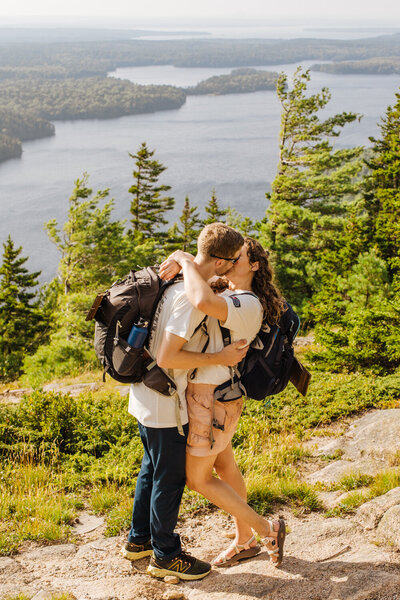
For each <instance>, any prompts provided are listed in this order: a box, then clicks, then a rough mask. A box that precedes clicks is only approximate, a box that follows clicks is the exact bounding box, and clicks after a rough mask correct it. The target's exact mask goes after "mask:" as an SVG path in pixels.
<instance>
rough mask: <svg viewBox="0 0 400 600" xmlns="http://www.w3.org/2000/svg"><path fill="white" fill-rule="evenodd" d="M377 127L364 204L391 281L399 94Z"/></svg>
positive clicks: (399, 269) (395, 272) (399, 245)
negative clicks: (377, 131) (377, 133)
mask: <svg viewBox="0 0 400 600" xmlns="http://www.w3.org/2000/svg"><path fill="white" fill-rule="evenodd" d="M395 96H396V102H395V104H394V106H393V107H391V106H389V107H388V109H387V111H386V114H385V116H384V117H383V118H382V120H381V123H380V130H381V135H380V137H379V139H375V138H372V137H371V138H370V141H371V142H372V143H373V146H372V154H371V158H370V159H369V160H367V161H366V163H367V165H368V167H369V169H370V170H371V172H370V174H369V176H368V177H367V178H366V185H365V187H366V192H365V204H366V210H367V213H368V216H369V219H368V223H367V227H368V229H369V234H370V240H371V243H372V244H373V246H374V247H375V248H376V250H377V252H378V253H379V256H381V257H382V258H383V260H384V261H385V262H386V264H387V266H388V270H389V275H390V280H391V281H392V280H393V279H394V278H395V277H398V276H400V93H397V94H396V95H395Z"/></svg>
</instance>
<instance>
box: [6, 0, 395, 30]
mask: <svg viewBox="0 0 400 600" xmlns="http://www.w3.org/2000/svg"><path fill="white" fill-rule="evenodd" d="M33 6H34V12H33V9H32V7H33ZM63 16H66V17H77V18H84V17H91V16H93V17H95V18H96V19H99V18H100V19H101V18H104V17H112V18H113V20H117V19H118V18H129V19H130V20H132V22H134V21H137V20H138V19H142V18H152V19H154V18H168V19H169V20H172V19H174V18H176V19H178V20H179V19H196V18H205V17H210V18H218V19H220V18H221V17H225V18H229V19H235V18H244V19H256V18H264V19H271V18H289V19H290V18H303V19H304V18H310V17H313V18H315V19H320V20H323V19H331V18H335V19H339V20H344V21H345V20H346V19H354V18H358V19H362V20H363V21H365V20H368V19H376V18H377V19H379V21H381V22H382V21H387V22H391V23H392V25H393V19H399V18H400V3H399V2H397V1H396V0H381V2H379V3H377V2H376V1H375V0H374V1H373V0H368V1H366V0H350V1H346V0H336V1H335V2H334V3H332V4H322V3H321V2H320V1H319V0H304V1H303V2H302V3H301V9H299V3H298V2H297V0H287V1H286V2H285V4H284V7H283V8H282V5H280V4H279V3H278V4H277V5H275V6H271V3H266V2H265V1H264V0H248V1H247V2H245V3H244V2H242V1H241V0H230V1H229V2H228V0H217V1H215V0H203V2H201V3H188V2H187V1H186V0H167V1H166V0H153V1H152V2H151V3H139V2H132V1H131V0H115V1H114V2H112V3H108V2H107V3H99V2H98V1H96V0H86V1H84V2H82V1H80V0H69V1H68V2H66V1H65V0H62V1H60V2H57V3H55V2H53V1H51V0H37V1H36V2H35V3H34V5H33V4H32V2H31V1H30V0H15V1H14V2H13V3H11V2H10V3H3V4H2V6H1V7H0V17H2V18H7V19H6V20H7V21H8V20H9V18H23V19H28V18H31V19H32V20H35V21H37V20H39V19H40V18H46V17H53V18H62V17H63Z"/></svg>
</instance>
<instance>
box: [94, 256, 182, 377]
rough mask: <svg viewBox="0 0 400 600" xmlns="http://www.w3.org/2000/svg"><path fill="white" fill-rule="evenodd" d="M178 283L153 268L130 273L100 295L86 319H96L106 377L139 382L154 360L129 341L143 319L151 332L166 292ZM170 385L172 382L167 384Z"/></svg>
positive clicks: (96, 338) (97, 347) (98, 352)
mask: <svg viewBox="0 0 400 600" xmlns="http://www.w3.org/2000/svg"><path fill="white" fill-rule="evenodd" d="M175 281H177V278H175V279H173V280H171V281H163V280H162V279H160V277H159V276H158V275H157V273H156V272H155V270H154V269H153V268H152V267H145V268H144V269H141V270H140V271H130V273H129V274H128V275H127V276H126V277H124V278H123V279H119V280H118V281H116V282H115V283H114V284H113V285H112V286H111V287H110V289H108V290H107V291H106V292H104V293H103V294H99V295H98V296H97V297H96V299H95V301H94V303H93V306H92V308H91V309H90V311H89V313H88V315H87V317H86V319H87V320H88V321H89V320H91V319H93V318H94V319H95V320H96V325H95V335H94V348H95V352H96V355H97V357H98V359H99V360H100V361H101V363H102V365H103V368H104V374H103V380H105V374H106V373H108V374H109V375H110V377H112V378H113V379H116V380H117V381H119V382H121V383H138V382H140V381H142V380H143V375H144V374H145V372H146V368H147V369H149V365H150V364H151V365H154V361H153V359H152V358H151V357H150V356H149V355H146V352H147V351H146V350H145V348H144V345H145V344H146V342H147V341H148V336H149V333H148V334H147V338H146V340H145V342H144V344H143V346H142V347H140V348H131V347H130V346H129V344H128V343H127V341H126V340H127V338H128V335H129V332H130V330H131V328H132V326H133V325H134V324H135V323H138V322H139V319H142V321H145V322H147V323H148V327H147V329H148V332H150V331H151V326H152V322H153V317H154V313H155V311H156V308H157V305H158V302H159V300H160V299H161V296H162V295H163V293H164V292H165V290H166V289H167V288H168V287H169V286H170V285H171V284H172V283H175ZM167 383H168V382H167Z"/></svg>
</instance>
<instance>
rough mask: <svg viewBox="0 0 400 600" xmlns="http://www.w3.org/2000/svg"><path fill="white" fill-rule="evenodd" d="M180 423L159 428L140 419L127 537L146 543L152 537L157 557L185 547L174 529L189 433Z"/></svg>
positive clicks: (130, 540)
mask: <svg viewBox="0 0 400 600" xmlns="http://www.w3.org/2000/svg"><path fill="white" fill-rule="evenodd" d="M188 429H189V425H184V426H183V430H184V433H185V436H182V435H180V434H179V432H178V428H177V427H167V428H163V429H161V428H160V429H156V428H154V427H145V426H144V425H142V424H141V423H139V433H140V437H141V440H142V443H143V446H144V455H143V460H142V466H141V468H140V473H139V475H138V478H137V482H136V490H135V499H134V502H133V514H132V527H131V530H130V532H129V536H128V541H129V542H134V543H135V544H143V543H144V542H147V541H148V540H149V539H150V538H151V542H152V545H153V550H154V554H155V555H156V556H157V558H162V559H168V560H169V559H171V558H174V557H175V556H177V555H178V554H179V553H180V552H181V550H182V548H181V541H180V538H179V535H178V534H177V533H174V529H175V527H176V523H177V520H178V513H179V505H180V503H181V499H182V494H183V489H184V487H185V461H186V437H187V434H188Z"/></svg>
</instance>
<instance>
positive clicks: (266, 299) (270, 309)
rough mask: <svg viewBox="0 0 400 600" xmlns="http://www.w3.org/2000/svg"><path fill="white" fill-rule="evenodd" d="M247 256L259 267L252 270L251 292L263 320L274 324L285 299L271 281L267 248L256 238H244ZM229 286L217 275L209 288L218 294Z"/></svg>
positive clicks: (280, 313)
mask: <svg viewBox="0 0 400 600" xmlns="http://www.w3.org/2000/svg"><path fill="white" fill-rule="evenodd" d="M244 245H245V246H246V249H247V256H248V257H249V262H250V263H251V264H253V263H255V262H258V264H259V267H258V270H257V271H254V277H253V280H252V282H251V288H252V290H253V292H254V293H255V294H256V296H258V298H259V300H260V302H261V305H262V307H263V311H264V320H265V321H266V322H267V323H268V324H269V325H275V324H276V323H277V322H278V321H279V319H280V318H281V316H282V315H283V313H284V312H285V310H286V307H285V299H284V298H283V296H282V295H281V293H280V291H279V290H278V288H277V287H276V285H275V284H274V282H273V277H274V276H273V272H272V269H271V267H270V265H269V260H268V256H269V253H268V250H265V249H264V248H263V247H262V246H261V244H260V243H259V242H257V240H254V239H253V238H251V237H245V238H244ZM228 287H229V281H228V279H226V277H219V278H218V279H217V280H216V281H213V283H212V284H211V288H212V290H213V291H214V293H216V294H220V293H221V292H223V291H224V290H226V289H227V288H228Z"/></svg>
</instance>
